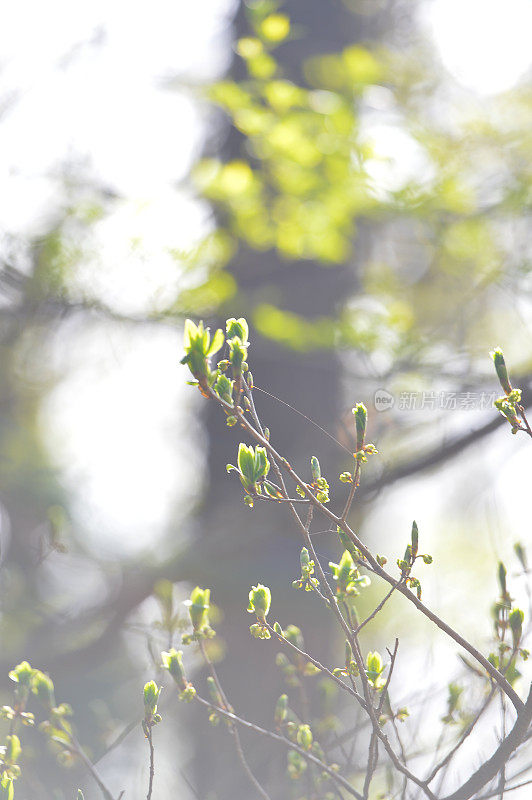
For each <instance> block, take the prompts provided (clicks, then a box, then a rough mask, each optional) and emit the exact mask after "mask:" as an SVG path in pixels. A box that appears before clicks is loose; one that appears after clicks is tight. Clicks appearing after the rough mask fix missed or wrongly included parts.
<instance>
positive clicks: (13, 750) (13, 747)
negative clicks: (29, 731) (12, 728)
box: [4, 734, 22, 765]
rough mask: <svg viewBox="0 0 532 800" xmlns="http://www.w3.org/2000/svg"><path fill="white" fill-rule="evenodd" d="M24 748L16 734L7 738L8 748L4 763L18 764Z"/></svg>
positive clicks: (6, 747)
mask: <svg viewBox="0 0 532 800" xmlns="http://www.w3.org/2000/svg"><path fill="white" fill-rule="evenodd" d="M21 752H22V748H21V746H20V739H19V738H18V736H15V734H12V735H11V736H6V746H5V753H4V762H5V763H6V764H9V765H11V764H16V763H17V761H18V760H19V758H20V754H21Z"/></svg>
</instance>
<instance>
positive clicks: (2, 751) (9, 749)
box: [0, 733, 22, 797]
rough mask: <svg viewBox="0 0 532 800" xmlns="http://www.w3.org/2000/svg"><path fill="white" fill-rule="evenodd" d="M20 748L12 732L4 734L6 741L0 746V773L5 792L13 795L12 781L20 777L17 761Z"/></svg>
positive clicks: (17, 739)
mask: <svg viewBox="0 0 532 800" xmlns="http://www.w3.org/2000/svg"><path fill="white" fill-rule="evenodd" d="M21 752H22V748H21V746H20V739H19V738H18V736H16V735H15V734H14V733H13V734H11V735H10V736H6V742H5V744H4V745H2V746H1V747H0V759H1V762H0V774H1V775H2V782H3V783H5V788H6V794H7V796H8V797H9V794H10V793H11V797H13V781H14V780H16V779H17V778H19V777H20V767H19V765H18V764H17V761H18V760H19V758H20V754H21Z"/></svg>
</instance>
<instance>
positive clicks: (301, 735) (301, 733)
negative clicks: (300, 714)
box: [296, 725, 313, 750]
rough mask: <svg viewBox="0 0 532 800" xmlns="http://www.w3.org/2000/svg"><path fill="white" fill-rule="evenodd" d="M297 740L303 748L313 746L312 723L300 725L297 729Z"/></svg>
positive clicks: (308, 748) (306, 748)
mask: <svg viewBox="0 0 532 800" xmlns="http://www.w3.org/2000/svg"><path fill="white" fill-rule="evenodd" d="M296 741H297V743H298V745H299V746H300V747H302V748H303V750H310V748H311V747H312V741H313V737H312V731H311V730H310V725H300V726H299V728H298V729H297V737H296Z"/></svg>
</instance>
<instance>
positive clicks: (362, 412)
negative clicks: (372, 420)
mask: <svg viewBox="0 0 532 800" xmlns="http://www.w3.org/2000/svg"><path fill="white" fill-rule="evenodd" d="M353 414H354V415H355V427H356V434H357V451H358V450H362V448H363V447H364V439H365V436H366V425H367V421H368V411H367V408H366V406H365V405H364V403H357V405H356V406H355V407H354V409H353Z"/></svg>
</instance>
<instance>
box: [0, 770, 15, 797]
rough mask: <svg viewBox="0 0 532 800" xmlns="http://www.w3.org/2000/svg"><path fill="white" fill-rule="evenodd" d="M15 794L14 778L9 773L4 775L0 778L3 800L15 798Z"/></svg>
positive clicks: (0, 792) (0, 793) (0, 795)
mask: <svg viewBox="0 0 532 800" xmlns="http://www.w3.org/2000/svg"><path fill="white" fill-rule="evenodd" d="M14 796H15V792H14V789H13V779H12V778H10V777H9V775H4V776H3V777H2V778H0V798H1V799H2V800H13V798H14Z"/></svg>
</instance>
